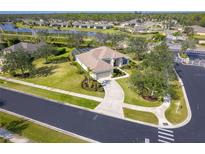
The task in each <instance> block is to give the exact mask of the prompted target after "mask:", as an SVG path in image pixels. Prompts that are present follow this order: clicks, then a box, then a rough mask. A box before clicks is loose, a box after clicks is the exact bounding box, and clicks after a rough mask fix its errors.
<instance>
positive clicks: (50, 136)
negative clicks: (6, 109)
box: [0, 112, 85, 143]
mask: <svg viewBox="0 0 205 154" xmlns="http://www.w3.org/2000/svg"><path fill="white" fill-rule="evenodd" d="M15 122H19V125H13V126H12V127H16V129H21V130H18V131H20V132H21V134H22V136H24V137H26V138H29V139H30V140H32V141H34V142H39V143H63V142H64V143H83V142H85V141H83V140H81V139H78V138H76V137H72V136H69V135H65V134H62V133H59V132H57V131H55V130H52V129H48V128H46V127H42V126H40V125H38V124H35V123H32V122H29V121H25V120H24V119H22V118H18V117H15V116H13V115H9V114H7V113H3V112H0V123H6V124H9V125H10V126H11V125H12V123H15ZM22 125H24V126H25V127H19V126H22ZM1 141H2V140H1V139H0V142H1ZM3 141H4V140H3Z"/></svg>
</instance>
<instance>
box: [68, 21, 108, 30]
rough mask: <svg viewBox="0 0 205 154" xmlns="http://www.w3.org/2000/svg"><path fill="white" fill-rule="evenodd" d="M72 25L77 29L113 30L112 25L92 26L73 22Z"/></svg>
mask: <svg viewBox="0 0 205 154" xmlns="http://www.w3.org/2000/svg"><path fill="white" fill-rule="evenodd" d="M72 25H73V27H75V28H94V29H110V28H112V25H111V24H92V23H79V22H73V23H72Z"/></svg>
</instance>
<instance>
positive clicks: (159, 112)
mask: <svg viewBox="0 0 205 154" xmlns="http://www.w3.org/2000/svg"><path fill="white" fill-rule="evenodd" d="M169 105H170V104H169V103H162V105H160V106H158V107H143V106H138V105H131V104H127V103H123V107H125V108H128V109H132V110H138V111H144V112H151V113H153V114H155V115H156V116H157V118H158V120H159V127H165V125H164V124H165V123H166V124H168V125H167V126H172V125H173V124H171V123H170V122H169V121H168V120H167V119H166V117H165V111H166V110H167V108H168V107H169Z"/></svg>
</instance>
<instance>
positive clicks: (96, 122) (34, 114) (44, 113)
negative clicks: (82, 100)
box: [0, 88, 158, 142]
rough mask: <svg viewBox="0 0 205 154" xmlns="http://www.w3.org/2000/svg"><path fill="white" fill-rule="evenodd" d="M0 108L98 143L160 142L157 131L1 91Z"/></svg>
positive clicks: (23, 95) (28, 96)
mask: <svg viewBox="0 0 205 154" xmlns="http://www.w3.org/2000/svg"><path fill="white" fill-rule="evenodd" d="M0 98H1V105H0V107H1V108H3V109H6V110H8V111H12V112H15V113H18V114H20V115H24V116H26V117H29V118H32V119H35V120H38V121H40V122H44V123H47V124H50V125H52V126H55V127H58V128H61V129H64V130H67V131H70V132H73V133H75V134H78V135H82V136H84V137H88V138H91V139H93V140H96V141H99V142H145V138H149V140H150V142H157V137H158V136H157V129H156V128H153V127H148V126H144V125H140V124H136V123H132V122H128V121H124V120H120V119H116V118H112V117H108V116H104V115H100V114H96V113H93V112H89V111H84V110H81V109H77V108H74V107H70V106H66V105H62V104H59V103H54V102H51V101H47V100H43V99H39V98H36V97H32V96H30V95H26V94H22V93H17V92H13V91H10V90H5V89H1V88H0Z"/></svg>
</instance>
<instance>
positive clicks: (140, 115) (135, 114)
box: [123, 108, 159, 125]
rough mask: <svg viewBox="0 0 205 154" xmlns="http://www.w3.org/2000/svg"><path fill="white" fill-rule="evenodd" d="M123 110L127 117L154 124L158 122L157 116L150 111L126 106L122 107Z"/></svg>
mask: <svg viewBox="0 0 205 154" xmlns="http://www.w3.org/2000/svg"><path fill="white" fill-rule="evenodd" d="M123 112H124V116H125V117H126V118H129V119H133V120H137V121H142V122H147V123H152V124H156V125H157V124H158V123H159V120H158V118H157V117H156V116H155V115H154V114H153V113H151V112H144V111H138V110H132V109H128V108H123Z"/></svg>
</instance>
